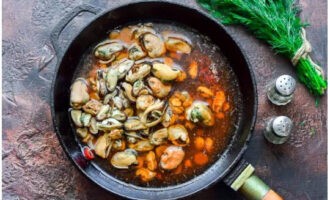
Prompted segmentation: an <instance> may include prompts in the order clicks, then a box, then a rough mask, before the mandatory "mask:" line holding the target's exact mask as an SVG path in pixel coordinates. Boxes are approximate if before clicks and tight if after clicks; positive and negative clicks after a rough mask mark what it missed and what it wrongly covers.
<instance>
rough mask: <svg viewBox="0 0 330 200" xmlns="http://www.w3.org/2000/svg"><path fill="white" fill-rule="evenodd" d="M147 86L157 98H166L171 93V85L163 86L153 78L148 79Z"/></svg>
mask: <svg viewBox="0 0 330 200" xmlns="http://www.w3.org/2000/svg"><path fill="white" fill-rule="evenodd" d="M148 85H149V87H150V89H151V90H152V93H153V94H154V95H155V96H156V97H158V98H163V97H166V96H167V95H168V94H169V93H170V91H171V85H168V84H167V85H165V84H163V83H162V82H161V81H160V80H159V79H158V78H155V77H150V78H148Z"/></svg>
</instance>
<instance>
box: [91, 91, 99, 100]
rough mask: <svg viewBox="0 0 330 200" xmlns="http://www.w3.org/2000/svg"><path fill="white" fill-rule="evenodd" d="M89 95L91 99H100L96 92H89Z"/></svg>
mask: <svg viewBox="0 0 330 200" xmlns="http://www.w3.org/2000/svg"><path fill="white" fill-rule="evenodd" d="M89 97H90V98H91V99H95V100H100V97H99V95H98V94H97V93H96V92H91V93H89Z"/></svg>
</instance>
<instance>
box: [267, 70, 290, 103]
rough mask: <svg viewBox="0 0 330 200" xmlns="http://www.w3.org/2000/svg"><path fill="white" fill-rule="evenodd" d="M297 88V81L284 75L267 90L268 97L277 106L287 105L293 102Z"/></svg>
mask: <svg viewBox="0 0 330 200" xmlns="http://www.w3.org/2000/svg"><path fill="white" fill-rule="evenodd" d="M295 88H296V80H295V79H294V78H293V77H292V76H290V75H282V76H280V77H278V78H277V79H276V80H274V81H273V82H272V83H271V84H270V85H269V86H268V88H267V97H268V99H269V100H270V101H271V102H272V103H273V104H275V105H279V106H282V105H286V104H288V103H290V102H291V100H292V98H293V92H294V90H295Z"/></svg>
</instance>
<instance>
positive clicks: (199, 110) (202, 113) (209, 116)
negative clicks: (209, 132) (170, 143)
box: [186, 101, 215, 126]
mask: <svg viewBox="0 0 330 200" xmlns="http://www.w3.org/2000/svg"><path fill="white" fill-rule="evenodd" d="M186 118H187V120H190V121H192V122H194V123H201V124H203V125H205V126H213V125H214V123H215V120H214V115H213V113H212V111H211V109H210V108H209V107H208V104H207V103H205V102H200V101H195V102H194V103H193V104H192V105H191V106H190V107H189V108H188V109H187V110H186Z"/></svg>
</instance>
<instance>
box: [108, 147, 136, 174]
mask: <svg viewBox="0 0 330 200" xmlns="http://www.w3.org/2000/svg"><path fill="white" fill-rule="evenodd" d="M110 162H111V164H112V166H114V167H115V168H117V169H128V168H129V166H131V165H133V164H137V163H138V161H137V152H136V151H135V150H133V149H126V150H124V151H120V152H117V153H115V154H114V155H113V156H112V158H111V161H110Z"/></svg>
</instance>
